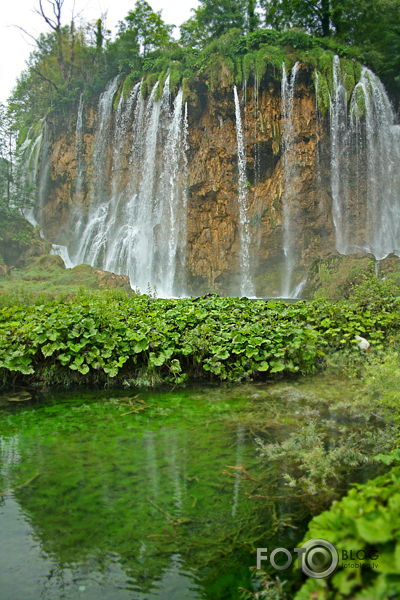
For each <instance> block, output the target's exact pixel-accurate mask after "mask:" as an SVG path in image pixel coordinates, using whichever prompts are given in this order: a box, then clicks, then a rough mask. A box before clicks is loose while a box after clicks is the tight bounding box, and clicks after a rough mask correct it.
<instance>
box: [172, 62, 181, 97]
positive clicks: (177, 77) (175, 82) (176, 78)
mask: <svg viewBox="0 0 400 600" xmlns="http://www.w3.org/2000/svg"><path fill="white" fill-rule="evenodd" d="M181 79H182V76H181V73H180V71H179V65H174V67H173V69H172V70H171V71H170V77H169V89H170V90H171V93H172V94H174V95H175V94H177V92H178V90H179V84H180V83H181Z"/></svg>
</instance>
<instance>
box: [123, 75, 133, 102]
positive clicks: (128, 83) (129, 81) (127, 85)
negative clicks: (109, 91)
mask: <svg viewBox="0 0 400 600" xmlns="http://www.w3.org/2000/svg"><path fill="white" fill-rule="evenodd" d="M135 75H136V73H130V74H129V75H128V77H126V79H125V81H124V83H123V85H122V94H123V96H124V100H127V99H128V97H129V94H130V93H131V91H132V89H133V86H134V85H135V83H136V77H135Z"/></svg>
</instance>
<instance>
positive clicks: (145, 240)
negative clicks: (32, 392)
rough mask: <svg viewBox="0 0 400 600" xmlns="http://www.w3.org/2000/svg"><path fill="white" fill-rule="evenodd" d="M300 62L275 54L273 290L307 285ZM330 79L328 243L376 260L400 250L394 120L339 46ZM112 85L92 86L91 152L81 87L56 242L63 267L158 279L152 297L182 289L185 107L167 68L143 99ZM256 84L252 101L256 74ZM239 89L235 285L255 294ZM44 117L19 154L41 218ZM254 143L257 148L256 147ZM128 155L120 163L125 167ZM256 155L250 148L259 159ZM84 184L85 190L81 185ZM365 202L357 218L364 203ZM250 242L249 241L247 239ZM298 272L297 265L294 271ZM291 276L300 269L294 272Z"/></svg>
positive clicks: (289, 293)
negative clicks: (277, 230)
mask: <svg viewBox="0 0 400 600" xmlns="http://www.w3.org/2000/svg"><path fill="white" fill-rule="evenodd" d="M299 70H300V65H299V63H298V62H297V63H296V64H295V65H294V67H293V68H292V69H291V72H289V73H287V71H286V67H285V64H283V65H282V81H281V161H282V180H283V191H282V200H281V202H282V256H283V269H282V277H281V290H280V293H279V297H284V298H298V297H301V292H302V289H303V288H304V286H305V284H306V278H304V270H303V276H302V278H301V280H300V281H299V279H298V277H299V273H300V271H299V268H298V267H299V261H300V259H301V248H298V247H296V243H295V240H296V239H298V237H299V236H298V233H299V227H300V224H299V219H298V218H297V217H298V210H299V201H298V198H297V195H296V194H297V190H298V185H297V182H298V178H299V169H300V163H301V157H300V155H299V151H298V149H297V144H298V141H299V133H298V131H296V127H295V119H296V117H298V115H299V111H300V107H301V104H300V99H299V98H298V97H297V96H296V92H297V91H298V74H299ZM332 72H333V75H332V82H330V85H329V88H330V93H329V126H330V127H329V140H330V141H329V143H330V148H329V155H330V192H331V213H332V220H333V225H334V231H335V247H336V250H337V251H338V252H339V253H341V254H344V255H345V254H350V253H354V252H368V253H372V254H373V255H374V256H375V258H376V260H381V259H383V258H384V257H385V256H387V255H388V254H389V253H395V254H397V255H399V254H400V250H399V249H400V241H399V236H400V126H399V125H398V124H397V123H396V116H395V112H394V110H393V108H392V106H391V104H390V101H389V98H388V96H387V93H386V91H385V89H384V87H383V84H382V83H381V81H380V80H379V78H378V77H377V76H376V75H374V73H372V72H371V71H370V70H369V69H367V68H365V67H364V68H362V72H361V77H360V79H359V81H358V83H357V84H356V86H355V88H354V91H353V92H352V94H351V97H350V98H348V92H347V90H346V86H345V76H343V74H342V70H341V63H340V59H339V57H337V56H335V57H334V59H333V66H332ZM320 77H321V75H320V74H318V72H316V74H315V87H316V98H317V106H316V125H315V140H316V142H317V153H316V171H318V169H319V168H320V165H319V160H320V158H319V157H320V152H319V146H320V145H321V143H322V137H323V136H322V134H321V130H320V128H321V118H320V113H319V109H318V93H319V91H318V89H319V85H320V83H321V82H320ZM119 84H120V81H119V78H118V77H116V78H115V79H113V80H112V81H110V82H109V84H108V86H107V88H106V89H105V91H104V92H103V93H102V94H101V96H100V99H99V103H98V108H97V119H96V124H95V133H94V143H93V151H92V155H91V157H87V156H86V155H85V152H84V119H83V112H84V109H85V106H84V101H83V97H81V99H80V102H79V107H78V113H77V120H76V132H75V152H76V180H75V193H74V202H73V208H72V210H71V212H70V216H69V219H70V223H69V230H70V232H72V235H71V236H70V238H69V240H68V247H65V246H61V245H58V244H55V245H54V246H53V253H56V254H60V255H61V256H62V258H63V260H64V262H65V264H66V266H67V267H72V266H75V265H77V264H81V263H87V264H90V265H92V266H94V267H96V268H101V269H103V270H106V271H112V272H115V273H117V274H126V275H128V276H129V278H130V282H131V285H132V287H133V288H136V289H137V288H139V289H140V290H141V292H142V293H143V292H146V290H147V289H148V287H149V286H150V287H151V288H153V289H154V288H156V289H157V294H158V295H159V296H160V297H175V296H185V295H186V294H187V285H186V236H187V232H186V219H187V210H188V207H187V193H188V191H187V190H188V172H189V167H188V157H187V154H188V141H187V138H188V106H187V104H186V103H184V102H183V93H182V89H180V90H179V91H178V93H177V94H176V97H175V99H174V100H173V102H172V99H171V98H172V96H171V94H170V87H169V78H167V79H166V81H165V83H164V86H163V89H162V90H160V89H158V88H159V85H160V84H159V83H156V84H155V86H154V88H153V90H152V92H151V94H150V96H149V98H148V99H147V101H145V100H144V99H143V96H142V93H141V83H140V82H139V83H137V84H136V85H135V86H134V87H133V89H132V91H131V92H130V94H129V96H128V97H127V98H126V99H125V98H124V95H123V94H121V96H120V99H119V102H118V106H117V107H116V109H115V110H114V108H113V103H114V98H115V94H116V92H117V90H118V86H119ZM255 86H257V93H256V92H255V97H256V98H257V105H258V80H257V76H256V75H255ZM245 96H246V89H245V88H244V90H243V94H242V97H241V94H240V92H238V90H237V88H236V86H234V89H233V97H232V101H233V102H234V108H235V127H236V141H237V167H238V169H237V212H238V217H239V218H238V235H239V256H238V265H239V269H240V278H239V281H240V283H239V286H238V289H237V293H238V295H239V294H240V295H242V296H248V297H255V296H256V286H255V281H254V275H253V274H254V264H252V263H254V258H255V262H257V256H256V257H254V248H256V249H257V248H259V238H258V240H256V239H255V236H260V233H259V231H258V232H257V231H255V228H253V227H251V226H250V225H251V219H252V217H254V215H253V214H252V210H253V211H254V207H252V210H251V209H250V202H249V191H248V189H247V188H248V181H247V175H246V145H248V139H247V137H246V134H245V131H244V125H243V122H242V116H241V114H242V112H243V108H244V107H243V105H244V104H245V102H246V99H245ZM48 146H49V142H48V132H47V125H46V122H45V121H43V124H42V127H41V129H40V131H39V133H38V134H37V135H36V136H31V137H30V139H29V135H28V139H27V141H26V142H25V143H24V146H23V151H24V164H25V165H26V169H25V170H26V173H27V175H26V176H27V178H28V180H29V182H34V181H36V183H37V186H38V202H37V204H38V208H36V209H30V210H29V211H27V213H26V217H27V218H28V219H29V220H30V221H31V222H32V223H33V224H37V221H39V222H40V216H39V215H40V208H41V207H43V205H44V203H45V188H46V185H45V184H46V177H47V175H48V171H49V164H48V163H49V159H48V154H49V153H48ZM255 154H256V149H255ZM126 156H128V157H129V169H126V168H125V167H124V166H123V160H124V158H125V157H126ZM257 160H258V161H259V160H260V159H259V157H258V158H257ZM85 180H86V185H89V189H88V191H87V195H86V199H85V198H84V187H85ZM362 206H363V207H364V210H365V215H366V217H365V219H364V222H363V223H361V224H360V214H361V207H362ZM252 249H253V250H252ZM300 274H301V273H300ZM296 276H297V278H296Z"/></svg>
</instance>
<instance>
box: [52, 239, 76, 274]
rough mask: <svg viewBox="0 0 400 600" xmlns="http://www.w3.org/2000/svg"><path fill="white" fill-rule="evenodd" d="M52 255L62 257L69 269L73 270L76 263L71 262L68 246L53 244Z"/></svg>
mask: <svg viewBox="0 0 400 600" xmlns="http://www.w3.org/2000/svg"><path fill="white" fill-rule="evenodd" d="M50 254H56V255H58V256H61V258H62V259H63V261H64V264H65V266H66V268H67V269H72V267H73V266H74V263H73V262H72V261H71V259H70V257H69V254H68V248H67V246H60V244H53V245H52V247H51V250H50Z"/></svg>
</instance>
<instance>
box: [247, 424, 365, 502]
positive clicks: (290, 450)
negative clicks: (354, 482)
mask: <svg viewBox="0 0 400 600" xmlns="http://www.w3.org/2000/svg"><path fill="white" fill-rule="evenodd" d="M325 438H326V434H325V433H323V432H321V431H320V430H319V427H318V423H317V421H316V420H315V419H311V420H310V422H309V423H307V424H306V425H304V426H303V427H300V429H299V430H298V431H296V432H295V433H292V434H291V435H290V436H289V437H288V438H287V439H286V440H285V441H284V442H281V443H276V444H265V443H264V442H263V441H262V440H260V439H256V443H257V445H258V447H259V450H260V452H261V454H262V456H263V458H265V459H266V460H268V461H269V462H273V463H275V464H276V463H279V464H280V465H282V469H283V471H284V475H283V477H284V479H285V481H286V485H288V486H289V487H293V488H297V489H299V491H301V492H303V493H304V494H306V495H311V496H317V495H319V496H320V495H323V496H326V495H328V496H330V495H332V494H334V490H335V487H336V483H337V482H338V481H339V479H340V475H342V474H343V472H344V471H348V470H350V469H354V468H355V467H358V466H360V465H362V464H363V463H365V462H367V461H368V457H367V454H366V452H364V448H363V446H365V440H360V436H359V434H358V433H355V432H354V433H350V434H349V433H348V432H346V433H345V435H342V436H340V437H339V438H338V439H336V440H334V441H333V442H331V443H330V444H327V443H326V442H325Z"/></svg>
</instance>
